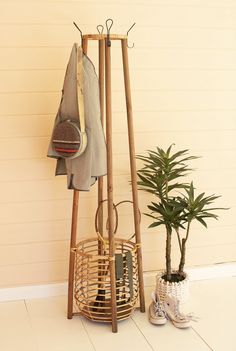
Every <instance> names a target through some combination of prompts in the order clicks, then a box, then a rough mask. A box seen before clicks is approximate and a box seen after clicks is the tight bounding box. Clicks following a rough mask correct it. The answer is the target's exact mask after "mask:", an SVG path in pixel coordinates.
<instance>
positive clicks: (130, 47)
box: [127, 22, 136, 49]
mask: <svg viewBox="0 0 236 351" xmlns="http://www.w3.org/2000/svg"><path fill="white" fill-rule="evenodd" d="M135 24H136V22H134V23H133V24H132V26H131V27H130V28H129V29H128V30H127V37H128V36H129V32H130V31H131V29H132V28H133V27H134V26H135ZM127 47H128V48H129V49H132V48H133V47H134V43H133V45H132V46H130V45H129V44H128V38H127Z"/></svg>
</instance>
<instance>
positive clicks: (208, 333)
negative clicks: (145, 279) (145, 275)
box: [0, 277, 236, 351]
mask: <svg viewBox="0 0 236 351" xmlns="http://www.w3.org/2000/svg"><path fill="white" fill-rule="evenodd" d="M190 288H191V294H190V295H191V300H190V301H189V302H188V303H187V304H185V305H183V307H182V310H183V311H184V312H194V314H195V315H196V316H198V317H199V318H200V319H199V321H198V322H192V327H191V328H189V329H186V330H180V329H177V328H175V327H174V326H173V325H172V324H171V322H169V321H168V322H167V324H166V325H164V326H154V325H152V324H150V323H149V322H148V318H147V314H144V313H140V312H139V311H138V310H137V311H136V312H135V314H134V315H133V317H132V318H130V319H128V320H126V321H123V322H120V323H119V325H118V327H119V331H118V333H117V334H113V333H111V329H110V326H109V325H106V324H97V323H94V322H90V321H88V320H86V319H84V318H82V317H78V316H76V317H74V318H73V319H72V320H67V319H66V297H65V296H59V297H53V298H45V299H34V300H25V301H24V300H21V301H12V302H3V303H0V350H1V351H68V350H71V351H72V350H75V351H94V350H97V351H111V350H112V351H121V350H130V351H134V350H135V351H150V350H155V351H169V350H171V351H173V350H181V351H209V350H214V351H235V350H236V277H232V278H226V279H214V280H205V281H198V282H193V283H191V287H190ZM151 291H152V288H147V289H146V305H147V307H148V305H149V302H150V293H151ZM147 309H148V308H147Z"/></svg>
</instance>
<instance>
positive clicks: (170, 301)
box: [163, 295, 192, 328]
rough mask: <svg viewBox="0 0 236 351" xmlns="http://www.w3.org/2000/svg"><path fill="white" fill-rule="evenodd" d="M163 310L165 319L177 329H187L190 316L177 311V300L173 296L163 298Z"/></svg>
mask: <svg viewBox="0 0 236 351" xmlns="http://www.w3.org/2000/svg"><path fill="white" fill-rule="evenodd" d="M163 305H164V309H165V312H166V315H167V318H168V319H170V320H171V322H172V323H173V324H174V326H175V327H177V328H189V327H190V321H191V320H192V318H191V315H185V314H183V313H181V312H180V311H179V300H178V299H177V298H175V297H174V296H173V295H166V296H165V298H164V302H163Z"/></svg>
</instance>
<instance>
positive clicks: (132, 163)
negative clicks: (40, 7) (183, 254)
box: [121, 39, 145, 312]
mask: <svg viewBox="0 0 236 351" xmlns="http://www.w3.org/2000/svg"><path fill="white" fill-rule="evenodd" d="M121 46H122V59H123V70H124V84H125V98H126V110H127V123H128V138H129V156H130V171H131V184H132V196H133V212H134V227H135V236H136V243H137V244H138V249H137V258H138V276H139V297H140V311H141V312H145V300H144V282H143V264H142V251H141V247H140V246H141V233H140V223H139V207H138V189H137V172H136V162H135V146H134V127H133V113H132V100H131V89H130V77H129V62H128V49H127V39H122V40H121Z"/></svg>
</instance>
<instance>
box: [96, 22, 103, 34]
mask: <svg viewBox="0 0 236 351" xmlns="http://www.w3.org/2000/svg"><path fill="white" fill-rule="evenodd" d="M99 28H102V29H101V30H100V29H99ZM103 30H104V26H102V25H101V24H99V25H98V26H97V31H98V33H99V34H102V33H103Z"/></svg>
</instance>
